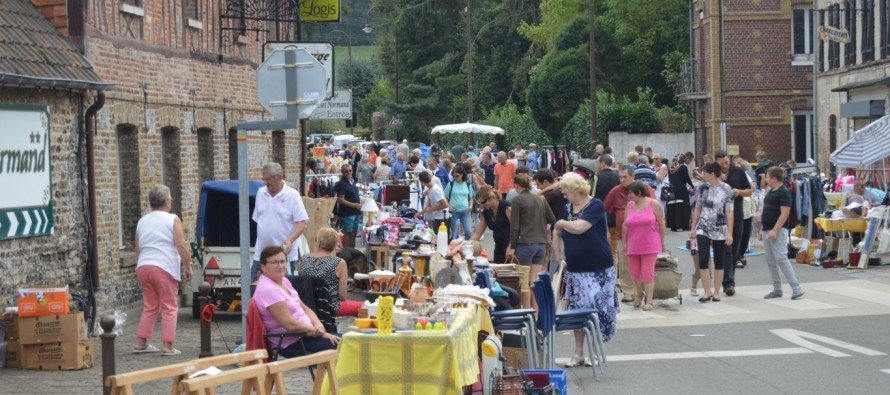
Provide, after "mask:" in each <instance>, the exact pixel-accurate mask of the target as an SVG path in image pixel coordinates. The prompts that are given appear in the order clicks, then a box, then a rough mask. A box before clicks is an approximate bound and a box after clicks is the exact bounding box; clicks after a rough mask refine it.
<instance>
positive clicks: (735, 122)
mask: <svg viewBox="0 0 890 395" xmlns="http://www.w3.org/2000/svg"><path fill="white" fill-rule="evenodd" d="M812 6H813V5H812V1H805V0H790V1H789V0H691V1H690V10H689V14H690V31H691V34H690V52H691V53H692V57H691V59H690V60H689V61H688V62H687V63H686V64H685V65H684V68H683V70H682V72H683V73H682V74H683V77H684V78H683V79H684V88H683V90H684V93H683V94H682V95H681V98H682V99H685V100H689V101H690V104H691V107H692V114H693V123H694V128H695V150H696V152H697V153H698V154H699V156H701V155H702V154H704V153H713V152H714V151H716V150H717V149H720V148H721V147H722V146H724V145H727V146H732V145H737V146H738V147H739V153H740V155H741V156H742V157H744V158H747V159H749V160H753V159H754V154H755V153H756V152H757V151H759V150H763V151H766V153H767V155H768V156H769V157H770V158H771V159H773V160H775V161H785V160H788V159H795V160H797V161H804V160H806V158H809V157H813V153H814V138H813V134H812V124H813V120H812V116H813V106H812V86H813V80H812V78H813V77H812V76H813V47H812V43H813V40H812V31H813V30H812V29H813V25H812V23H811V17H810V16H811V15H812V14H811V12H810V10H811V9H812Z"/></svg>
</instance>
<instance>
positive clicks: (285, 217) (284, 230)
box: [250, 163, 309, 282]
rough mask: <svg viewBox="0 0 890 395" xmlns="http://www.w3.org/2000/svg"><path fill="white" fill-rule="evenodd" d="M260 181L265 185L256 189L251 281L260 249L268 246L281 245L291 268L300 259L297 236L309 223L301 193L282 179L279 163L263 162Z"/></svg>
mask: <svg viewBox="0 0 890 395" xmlns="http://www.w3.org/2000/svg"><path fill="white" fill-rule="evenodd" d="M262 174H263V183H264V184H266V186H264V187H262V188H260V190H259V191H257V193H256V203H255V205H254V209H253V218H252V219H253V221H254V222H256V224H257V226H256V245H255V246H254V248H255V252H254V255H253V266H252V267H251V268H250V281H251V282H254V281H256V280H257V273H258V272H259V270H260V252H262V251H263V248H266V247H268V246H281V248H283V249H284V252H285V253H286V254H287V260H288V261H290V267H291V270H290V272H291V273H293V271H294V265H295V263H296V261H297V260H298V259H300V256H299V252H298V245H297V243H296V242H297V240H298V239H299V238H300V236H302V235H303V231H305V230H306V227H308V226H309V214H308V213H307V212H306V207H305V206H303V199H302V198H300V193H299V192H297V190H296V189H293V188H291V187H289V186H287V184H285V182H284V170H283V169H282V168H281V165H279V164H278V163H268V164H266V165H265V166H263V171H262Z"/></svg>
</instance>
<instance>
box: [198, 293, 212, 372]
mask: <svg viewBox="0 0 890 395" xmlns="http://www.w3.org/2000/svg"><path fill="white" fill-rule="evenodd" d="M198 292H200V293H201V296H199V297H198V307H200V310H199V311H200V312H201V313H202V315H203V312H204V307H206V306H207V305H208V304H210V284H208V283H207V282H206V281H205V282H203V283H201V285H199V286H198ZM212 356H213V352H212V351H210V323H209V322H207V321H204V318H203V317H201V353H200V354H198V358H206V357H212Z"/></svg>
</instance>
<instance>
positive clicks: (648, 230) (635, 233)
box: [621, 181, 664, 311]
mask: <svg viewBox="0 0 890 395" xmlns="http://www.w3.org/2000/svg"><path fill="white" fill-rule="evenodd" d="M627 189H628V197H629V198H630V202H628V203H627V210H624V227H623V229H622V232H621V233H622V234H621V245H623V246H624V254H625V255H627V265H628V271H630V278H631V280H633V282H634V286H635V287H636V290H637V295H636V297H635V298H634V308H635V309H638V308H640V304H641V303H642V301H643V288H644V287H645V290H646V305H645V306H643V310H646V311H649V310H652V293H653V292H654V291H655V260H656V258H657V257H658V253H659V252H662V251H664V213H663V212H662V211H661V205H660V204H658V201H657V200H655V199H652V198H650V197H649V193H648V192H647V191H646V186H645V185H643V184H642V183H641V182H639V181H634V182H633V183H632V184H630V185H629V186H628V187H627Z"/></svg>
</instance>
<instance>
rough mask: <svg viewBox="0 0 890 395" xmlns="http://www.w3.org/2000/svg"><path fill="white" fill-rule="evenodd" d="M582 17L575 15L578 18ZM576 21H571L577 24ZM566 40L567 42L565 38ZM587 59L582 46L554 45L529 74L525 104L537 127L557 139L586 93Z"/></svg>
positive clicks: (587, 89)
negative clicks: (530, 76)
mask: <svg viewBox="0 0 890 395" xmlns="http://www.w3.org/2000/svg"><path fill="white" fill-rule="evenodd" d="M582 18H584V17H577V18H576V21H577V20H580V19H582ZM578 23H580V22H575V24H578ZM565 42H566V43H571V41H569V40H567V41H565ZM589 70H590V58H589V55H588V49H587V46H586V45H583V46H577V47H572V48H554V51H551V52H550V53H548V54H547V55H546V56H544V59H543V60H542V61H541V64H540V66H539V68H538V70H537V71H536V72H535V74H534V75H533V76H532V79H531V84H530V85H529V90H528V104H529V107H530V108H531V113H532V117H533V118H534V119H535V122H536V123H537V124H538V126H539V127H540V128H541V129H543V130H544V131H545V132H546V133H547V134H548V135H549V136H550V137H551V138H553V139H554V140H557V141H558V140H559V138H560V135H561V133H562V131H563V128H565V126H566V123H568V121H569V119H571V118H572V117H573V116H574V115H575V112H577V110H578V105H579V104H580V103H582V102H583V101H584V99H585V98H586V97H587V96H588V94H589V92H590V79H589Z"/></svg>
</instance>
